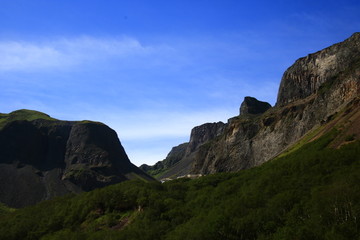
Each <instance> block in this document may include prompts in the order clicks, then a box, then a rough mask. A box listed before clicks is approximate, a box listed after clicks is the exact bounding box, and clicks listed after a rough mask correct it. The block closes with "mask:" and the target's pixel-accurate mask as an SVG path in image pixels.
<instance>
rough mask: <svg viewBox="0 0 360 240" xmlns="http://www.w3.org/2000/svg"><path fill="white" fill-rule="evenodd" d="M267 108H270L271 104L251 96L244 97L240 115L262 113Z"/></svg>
mask: <svg viewBox="0 0 360 240" xmlns="http://www.w3.org/2000/svg"><path fill="white" fill-rule="evenodd" d="M269 108H271V105H270V104H269V103H267V102H262V101H259V100H257V99H256V98H253V97H245V98H244V101H243V102H242V104H241V106H240V115H245V114H262V113H264V112H266V111H267V110H268V109H269Z"/></svg>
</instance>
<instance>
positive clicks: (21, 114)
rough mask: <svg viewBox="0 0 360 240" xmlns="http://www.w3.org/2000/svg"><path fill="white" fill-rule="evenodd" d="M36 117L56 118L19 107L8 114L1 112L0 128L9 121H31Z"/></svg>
mask: <svg viewBox="0 0 360 240" xmlns="http://www.w3.org/2000/svg"><path fill="white" fill-rule="evenodd" d="M36 119H45V120H56V119H54V118H52V117H50V116H49V115H47V114H45V113H42V112H38V111H33V110H27V109H21V110H17V111H14V112H11V113H9V114H4V113H1V114H0V129H2V128H3V127H4V126H5V125H6V124H7V123H9V122H11V121H19V120H23V121H25V120H26V121H33V120H36Z"/></svg>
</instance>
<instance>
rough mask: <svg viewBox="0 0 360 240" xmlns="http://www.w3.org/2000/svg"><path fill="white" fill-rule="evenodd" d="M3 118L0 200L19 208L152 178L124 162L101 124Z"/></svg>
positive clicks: (112, 134) (109, 132)
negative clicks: (137, 179)
mask: <svg viewBox="0 0 360 240" xmlns="http://www.w3.org/2000/svg"><path fill="white" fill-rule="evenodd" d="M23 112H26V113H24V114H23V115H26V114H31V113H32V112H31V111H28V110H23V111H21V110H20V112H19V111H16V112H14V113H10V114H8V115H4V114H2V116H1V119H0V120H3V122H4V120H6V124H4V126H3V127H2V128H0V201H1V202H3V203H5V204H7V205H8V206H11V207H23V206H27V205H31V204H35V203H37V202H39V201H41V200H45V199H50V198H52V197H54V196H60V195H64V194H66V193H71V192H74V193H77V192H82V191H88V190H92V189H94V188H97V187H103V186H106V185H110V184H114V183H118V182H121V181H124V180H127V179H130V178H133V177H136V176H139V177H141V178H144V179H151V178H150V177H149V176H148V175H147V174H145V173H143V172H142V171H141V170H139V169H138V168H137V167H136V166H134V165H133V164H132V163H131V162H130V160H129V159H128V157H127V155H126V153H125V151H124V149H123V147H122V146H121V143H120V141H119V139H118V137H117V134H116V132H115V131H114V130H112V129H110V128H109V127H107V126H106V125H104V124H101V123H95V122H89V121H83V122H69V121H59V120H55V119H51V120H48V119H35V120H31V121H28V120H12V118H13V116H14V115H16V114H19V113H23Z"/></svg>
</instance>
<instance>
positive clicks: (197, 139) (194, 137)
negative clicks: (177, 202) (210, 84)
mask: <svg viewBox="0 0 360 240" xmlns="http://www.w3.org/2000/svg"><path fill="white" fill-rule="evenodd" d="M225 125H226V124H224V123H222V122H217V123H205V124H203V125H200V126H197V127H194V128H193V129H192V130H191V135H190V141H189V142H188V143H183V144H180V145H179V146H177V147H174V148H172V150H171V151H170V152H169V154H168V155H167V157H166V158H165V159H164V160H163V161H159V162H157V163H156V164H155V165H154V166H147V165H142V166H141V167H140V168H141V169H142V170H144V171H146V172H148V173H152V174H154V173H155V174H154V175H156V174H157V178H159V179H163V178H169V177H171V178H175V177H178V176H182V175H185V174H188V173H189V172H190V171H191V166H192V162H194V161H195V156H196V153H197V151H198V149H199V147H200V146H202V145H203V144H204V143H207V142H209V141H211V140H213V139H215V138H216V137H218V136H220V135H221V134H223V131H224V129H225ZM154 170H158V171H155V172H154Z"/></svg>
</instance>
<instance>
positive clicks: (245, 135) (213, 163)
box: [191, 33, 360, 174]
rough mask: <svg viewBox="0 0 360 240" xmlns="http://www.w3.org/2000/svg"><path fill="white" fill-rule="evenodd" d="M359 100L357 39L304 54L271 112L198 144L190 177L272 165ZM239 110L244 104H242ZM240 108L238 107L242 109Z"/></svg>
mask: <svg viewBox="0 0 360 240" xmlns="http://www.w3.org/2000/svg"><path fill="white" fill-rule="evenodd" d="M359 96H360V33H355V34H354V35H353V36H351V37H350V38H349V39H347V40H345V41H344V42H342V43H338V44H335V45H333V46H331V47H329V48H326V49H324V50H322V51H319V52H317V53H314V54H310V55H309V56H307V57H305V58H301V59H299V60H297V61H296V62H295V64H294V65H293V66H291V67H290V68H289V69H287V71H286V72H285V73H284V76H283V78H282V81H281V84H280V89H279V93H278V102H277V104H276V107H274V108H271V109H269V110H267V111H266V112H265V113H263V114H262V115H258V116H243V115H240V116H238V117H235V118H232V119H230V120H229V121H228V123H227V125H226V128H225V130H224V133H223V134H222V135H221V136H220V137H219V138H217V140H216V141H210V142H208V143H207V144H204V145H203V146H201V147H200V148H199V150H198V151H197V155H196V157H195V160H194V162H193V163H192V164H193V165H192V169H191V172H192V173H202V174H208V173H215V172H224V171H226V172H228V171H237V170H240V169H245V168H250V167H253V166H257V165H259V164H261V163H263V162H265V161H268V160H270V159H272V158H273V157H275V156H277V155H278V154H279V153H281V152H282V151H284V150H285V149H286V148H288V147H289V146H290V145H292V144H293V143H295V142H296V141H298V140H299V139H300V138H301V137H302V136H304V135H305V134H306V133H307V132H308V131H310V130H311V129H313V128H316V127H319V126H321V125H322V124H325V123H326V122H328V121H330V120H331V119H332V118H333V117H334V115H336V114H337V113H338V112H340V111H341V110H342V109H343V108H344V107H345V106H346V105H347V104H349V103H350V102H351V101H353V100H354V99H356V98H358V97H359ZM243 104H244V103H243ZM243 104H242V105H243Z"/></svg>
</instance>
